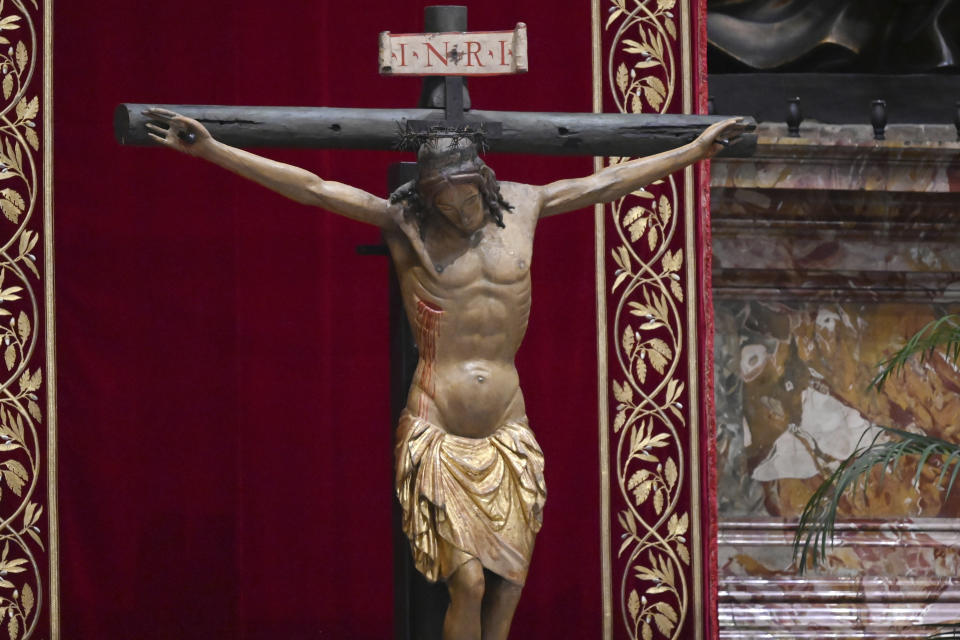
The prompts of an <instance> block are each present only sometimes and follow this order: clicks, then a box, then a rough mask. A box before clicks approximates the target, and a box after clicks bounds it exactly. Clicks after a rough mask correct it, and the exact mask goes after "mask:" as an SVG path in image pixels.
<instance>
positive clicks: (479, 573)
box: [443, 558, 484, 640]
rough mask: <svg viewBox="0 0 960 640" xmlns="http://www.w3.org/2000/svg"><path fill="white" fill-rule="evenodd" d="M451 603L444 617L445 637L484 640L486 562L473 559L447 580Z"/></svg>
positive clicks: (447, 638)
mask: <svg viewBox="0 0 960 640" xmlns="http://www.w3.org/2000/svg"><path fill="white" fill-rule="evenodd" d="M447 588H448V589H449V591H450V606H449V607H447V615H446V616H445V617H444V619H443V640H480V607H481V606H482V603H483V591H484V579H483V565H481V564H480V561H479V560H477V559H476V558H471V559H470V560H467V561H466V562H465V563H463V564H462V565H460V567H459V568H458V569H457V570H456V571H455V572H454V573H453V575H452V576H450V577H449V578H448V579H447Z"/></svg>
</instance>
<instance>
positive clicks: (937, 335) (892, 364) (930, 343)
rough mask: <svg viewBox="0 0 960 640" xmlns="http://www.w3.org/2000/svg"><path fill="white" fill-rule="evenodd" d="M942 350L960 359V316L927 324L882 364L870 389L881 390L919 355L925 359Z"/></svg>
mask: <svg viewBox="0 0 960 640" xmlns="http://www.w3.org/2000/svg"><path fill="white" fill-rule="evenodd" d="M937 349H941V350H942V351H943V352H944V355H945V356H946V357H948V358H950V360H951V361H953V362H956V361H957V360H958V359H960V315H957V314H950V315H946V316H943V317H942V318H938V319H937V320H933V321H932V322H929V323H927V324H926V325H925V326H924V327H923V328H922V329H920V331H917V332H916V333H915V334H913V336H911V337H910V339H909V340H907V343H906V344H905V345H903V347H901V348H900V349H899V350H898V351H897V352H896V353H894V354H893V355H892V356H890V357H889V358H888V359H887V360H884V361H883V362H881V363H880V373H878V374H877V375H876V377H874V379H873V380H871V381H870V386H869V387H867V388H868V389H873V388H875V389H878V390H879V389H881V388H882V387H883V384H884V383H885V382H886V381H887V378H889V377H890V376H891V375H892V374H895V373H900V371H901V370H903V367H904V366H905V365H906V364H907V361H908V360H909V359H910V358H911V357H913V356H914V355H917V354H922V356H923V357H924V358H928V357H930V356H931V355H933V352H934V351H935V350H937Z"/></svg>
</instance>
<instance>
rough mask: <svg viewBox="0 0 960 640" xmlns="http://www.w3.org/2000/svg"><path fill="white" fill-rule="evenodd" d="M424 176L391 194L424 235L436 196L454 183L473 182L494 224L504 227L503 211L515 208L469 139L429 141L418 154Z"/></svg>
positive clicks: (392, 201)
mask: <svg viewBox="0 0 960 640" xmlns="http://www.w3.org/2000/svg"><path fill="white" fill-rule="evenodd" d="M417 166H418V168H419V171H420V175H419V176H418V177H417V179H416V180H411V181H410V182H407V183H405V184H403V185H401V186H400V187H399V188H398V189H397V190H396V191H394V192H393V193H392V194H390V202H391V203H393V204H397V203H400V204H402V205H403V208H404V215H405V216H407V217H409V218H412V219H413V220H415V221H416V223H417V226H418V227H419V229H420V236H421V237H423V234H424V232H425V229H424V226H423V222H424V220H425V219H426V217H427V215H428V213H435V214H436V213H437V212H436V211H431V209H432V208H433V196H434V195H435V194H436V193H437V192H438V190H439V189H441V188H443V186H445V185H448V184H450V183H451V182H452V181H454V180H456V181H473V182H475V183H476V185H477V189H478V191H479V192H480V197H481V198H482V199H483V203H484V206H485V207H486V210H487V211H488V212H489V213H490V216H491V217H492V218H493V221H494V223H496V225H497V226H498V227H503V226H504V223H503V212H504V211H512V210H513V206H512V205H510V204H509V203H508V202H507V201H506V200H504V198H503V195H501V193H500V183H499V182H497V176H496V174H495V173H494V172H493V169H491V168H490V167H488V166H487V165H486V164H485V163H484V162H483V160H481V159H480V157H479V156H478V155H477V149H476V145H474V143H473V142H472V141H470V140H468V139H453V140H450V139H438V140H429V141H427V142H426V143H424V144H422V145H421V146H420V149H419V150H418V152H417Z"/></svg>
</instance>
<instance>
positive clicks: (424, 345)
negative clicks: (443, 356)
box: [415, 298, 443, 420]
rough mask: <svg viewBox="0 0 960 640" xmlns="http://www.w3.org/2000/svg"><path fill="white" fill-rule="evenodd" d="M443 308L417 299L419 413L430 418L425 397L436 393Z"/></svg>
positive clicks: (427, 418) (425, 417)
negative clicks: (436, 370)
mask: <svg viewBox="0 0 960 640" xmlns="http://www.w3.org/2000/svg"><path fill="white" fill-rule="evenodd" d="M442 317H443V310H442V309H441V308H440V307H438V306H437V305H435V304H432V303H430V302H427V301H425V300H420V299H419V298H418V299H417V327H416V331H417V344H418V346H419V348H420V361H419V362H418V363H417V373H416V376H415V377H416V379H417V384H419V385H420V389H421V393H420V399H419V401H418V403H417V415H419V416H420V417H421V418H423V419H424V420H429V418H430V416H429V411H430V409H429V406H428V405H427V401H426V398H425V395H426V394H429V395H430V396H431V397H433V395H434V394H435V393H436V381H435V380H434V369H435V364H436V360H437V334H438V333H439V332H440V319H441V318H442Z"/></svg>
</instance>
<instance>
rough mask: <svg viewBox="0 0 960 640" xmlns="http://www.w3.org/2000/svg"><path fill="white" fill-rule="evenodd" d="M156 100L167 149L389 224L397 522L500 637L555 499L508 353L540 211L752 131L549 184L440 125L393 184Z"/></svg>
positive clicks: (472, 639) (466, 621) (482, 625)
mask: <svg viewBox="0 0 960 640" xmlns="http://www.w3.org/2000/svg"><path fill="white" fill-rule="evenodd" d="M146 114H147V115H149V116H150V117H151V118H153V119H155V121H156V122H155V123H150V124H148V125H147V127H148V129H149V130H150V135H151V137H152V138H154V139H155V140H156V141H157V142H159V143H161V144H163V145H165V146H167V147H169V148H171V149H176V150H178V151H182V152H184V153H187V154H189V155H192V156H196V157H198V158H202V159H204V160H208V161H210V162H213V163H214V164H217V165H219V166H221V167H224V168H225V169H228V170H230V171H233V172H234V173H237V174H239V175H241V176H243V177H244V178H248V179H250V180H253V181H255V182H258V183H259V184H261V185H263V186H265V187H267V188H269V189H272V190H274V191H276V192H278V193H280V194H282V195H284V196H287V197H288V198H292V199H293V200H296V201H297V202H301V203H303V204H308V205H314V206H317V207H321V208H323V209H326V210H328V211H332V212H333V213H337V214H340V215H343V216H346V217H348V218H351V219H353V220H357V221H360V222H364V223H367V224H372V225H376V226H377V227H380V229H382V231H383V236H384V238H385V240H386V243H387V245H388V247H389V250H390V254H391V256H392V259H393V262H394V265H395V266H396V271H397V275H398V277H399V280H400V290H401V293H402V297H403V303H404V307H405V309H406V313H407V317H408V318H409V320H410V326H411V327H413V330H414V333H415V335H416V340H417V344H418V346H419V353H420V360H419V363H418V366H417V371H416V373H415V374H414V380H413V384H412V385H411V388H410V392H409V396H408V398H407V405H406V409H405V410H404V412H403V415H402V417H401V418H400V425H399V428H398V432H397V442H396V491H397V497H398V498H399V500H400V503H401V506H402V508H403V529H404V532H405V533H406V535H407V537H408V539H409V541H410V546H411V549H412V551H413V557H414V563H415V565H416V567H417V569H418V570H419V571H420V572H421V573H423V574H424V575H425V576H426V577H427V579H428V580H431V581H437V580H443V581H445V582H446V584H447V586H448V589H449V592H450V606H449V608H448V610H447V612H446V615H445V618H444V626H443V637H444V639H445V640H480V639H481V638H482V639H483V640H504V639H505V638H506V637H507V633H508V631H509V628H510V623H511V620H512V618H513V614H514V611H515V609H516V606H517V603H518V601H519V599H520V592H521V588H522V586H523V584H524V581H525V579H526V574H527V567H528V565H529V562H530V557H531V554H532V553H533V544H534V538H535V537H536V534H537V531H539V529H540V525H541V522H542V509H543V504H544V501H545V499H546V487H545V485H544V481H543V454H542V452H541V450H540V447H539V445H538V444H537V441H536V439H535V438H534V435H533V432H532V431H531V429H530V426H529V425H528V423H527V418H526V409H525V408H524V400H523V394H522V392H521V391H520V383H519V379H518V376H517V370H516V368H515V366H514V358H515V356H516V353H517V350H518V349H519V347H520V343H521V341H522V340H523V336H524V332H525V331H526V328H527V319H528V316H529V311H530V263H531V260H532V257H533V236H534V230H535V228H536V225H537V222H538V221H539V220H540V219H541V218H543V217H546V216H552V215H555V214H558V213H564V212H567V211H573V210H576V209H582V208H583V207H586V206H588V205H593V204H596V203H600V202H610V201H612V200H615V199H617V198H620V197H622V196H625V195H627V194H629V193H630V192H632V191H635V190H636V189H639V188H640V187H642V186H645V185H647V184H649V183H651V182H653V181H654V180H657V179H659V178H661V177H663V176H665V175H667V174H669V173H672V172H674V171H677V170H678V169H681V168H683V167H685V166H687V165H689V164H692V163H694V162H696V161H698V160H701V159H703V158H707V157H709V156H711V155H713V154H714V153H715V152H716V151H717V150H718V149H719V148H720V147H721V145H722V144H724V143H726V141H727V140H729V139H732V138H734V137H736V136H737V135H739V134H740V133H741V132H742V129H743V126H742V125H741V124H740V121H739V120H738V119H731V120H727V121H724V122H720V123H717V124H715V125H712V126H711V127H709V128H708V129H707V130H706V131H704V133H703V134H702V135H701V136H700V137H699V138H697V139H696V140H695V141H694V142H692V143H690V144H687V145H684V146H682V147H679V148H677V149H673V150H671V151H667V152H664V153H660V154H657V155H654V156H649V157H645V158H639V159H636V160H631V161H629V162H623V163H620V164H616V165H613V166H610V167H608V168H605V169H603V170H602V171H599V172H598V173H596V174H593V175H590V176H586V177H583V178H577V179H572V180H560V181H557V182H553V183H551V184H548V185H544V186H534V185H527V184H518V183H512V182H498V181H497V179H496V177H495V176H494V173H493V171H492V170H491V169H490V168H489V167H488V166H486V164H484V162H483V161H482V160H481V159H480V158H479V157H478V155H477V150H476V146H475V144H474V143H473V142H472V141H471V140H469V139H467V138H463V137H460V136H458V135H452V136H447V137H444V136H442V135H438V136H437V138H436V139H434V140H428V141H427V142H426V143H425V144H423V145H421V147H420V149H419V151H418V156H417V162H418V165H419V166H418V168H419V176H418V178H417V180H416V181H414V182H412V183H408V184H407V185H404V186H402V187H400V189H398V190H397V191H396V192H394V194H393V195H392V196H391V197H390V199H384V198H379V197H377V196H374V195H372V194H369V193H366V192H364V191H362V190H359V189H356V188H354V187H351V186H349V185H345V184H341V183H337V182H332V181H329V180H323V179H321V178H319V177H317V176H316V175H314V174H312V173H310V172H308V171H305V170H303V169H300V168H297V167H293V166H290V165H286V164H282V163H279V162H274V161H272V160H268V159H266V158H263V157H260V156H257V155H254V154H252V153H248V152H246V151H243V150H240V149H236V148H233V147H230V146H227V145H225V144H222V143H220V142H218V141H216V140H214V139H213V138H212V137H211V136H210V134H209V132H208V131H207V130H206V129H205V128H204V127H203V125H201V124H200V123H199V122H197V121H196V120H192V119H190V118H185V117H183V116H180V115H178V114H176V113H173V112H171V111H167V110H163V109H151V110H149V111H147V112H146ZM191 134H192V135H191ZM190 140H192V142H189V141H190Z"/></svg>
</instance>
